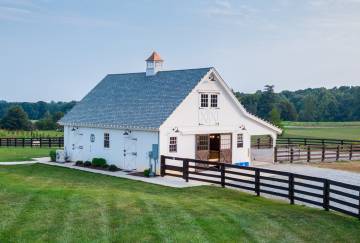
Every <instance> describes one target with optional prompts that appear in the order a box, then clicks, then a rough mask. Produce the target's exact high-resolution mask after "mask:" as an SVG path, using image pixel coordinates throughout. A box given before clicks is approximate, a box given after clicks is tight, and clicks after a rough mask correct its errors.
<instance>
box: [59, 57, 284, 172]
mask: <svg viewBox="0 0 360 243" xmlns="http://www.w3.org/2000/svg"><path fill="white" fill-rule="evenodd" d="M146 63H147V67H146V72H141V73H128V74H109V75H107V76H106V77H105V78H104V79H103V80H102V81H101V82H100V83H99V84H98V85H97V86H96V87H95V88H94V89H93V90H92V91H90V93H89V94H87V95H86V96H85V97H84V98H83V99H82V100H81V101H80V102H79V103H78V104H77V105H76V106H75V107H74V108H73V109H72V110H71V111H70V112H69V113H68V114H66V115H65V116H64V117H63V119H61V121H60V124H61V125H63V126H64V149H65V153H66V155H67V156H68V158H69V159H70V160H71V161H77V160H82V161H86V160H91V159H92V158H94V157H101V158H105V159H106V160H107V162H108V163H109V164H115V165H117V166H118V167H120V168H122V169H125V170H138V171H142V170H144V169H147V168H149V152H150V151H152V149H153V145H155V147H156V145H157V146H158V150H157V151H158V154H159V155H168V156H173V157H183V158H196V159H202V160H211V161H220V162H226V163H237V162H251V151H250V150H251V144H250V143H251V141H250V139H251V136H254V135H270V136H271V137H272V139H273V141H276V137H277V135H278V134H280V133H281V130H280V129H279V128H277V127H275V126H273V125H271V124H269V123H267V122H266V121H264V120H261V119H260V118H258V117H256V116H254V115H252V114H250V113H248V112H247V111H246V110H245V109H244V107H243V106H242V105H241V104H240V102H239V101H238V100H237V99H236V97H235V96H234V95H233V93H232V91H231V89H230V88H229V86H228V85H227V84H226V83H225V81H224V80H223V79H222V78H221V76H220V75H219V73H218V72H217V71H216V70H215V68H212V67H209V68H199V69H186V70H173V71H163V70H162V66H163V60H162V59H161V58H160V56H159V55H158V54H157V53H156V52H154V53H153V54H152V55H151V56H150V57H149V58H148V59H147V60H146ZM273 146H275V142H274V143H273ZM155 151H156V150H155Z"/></svg>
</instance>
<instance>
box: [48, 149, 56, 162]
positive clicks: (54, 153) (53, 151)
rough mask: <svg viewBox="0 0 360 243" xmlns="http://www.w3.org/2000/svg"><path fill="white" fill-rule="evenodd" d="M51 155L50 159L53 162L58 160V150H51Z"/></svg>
mask: <svg viewBox="0 0 360 243" xmlns="http://www.w3.org/2000/svg"><path fill="white" fill-rule="evenodd" d="M49 156H50V160H51V161H52V162H55V161H56V151H55V150H51V151H50V153H49Z"/></svg>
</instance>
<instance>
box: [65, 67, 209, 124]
mask: <svg viewBox="0 0 360 243" xmlns="http://www.w3.org/2000/svg"><path fill="white" fill-rule="evenodd" d="M210 69H211V68H200V69H187V70H174V71H161V72H158V73H157V74H156V75H154V76H146V75H145V73H127V74H109V75H107V76H106V77H105V78H104V79H103V80H102V81H101V82H100V83H99V84H98V85H97V86H96V87H95V88H94V89H93V90H91V91H90V93H89V94H87V95H86V96H85V97H84V98H83V99H82V100H81V101H80V102H79V103H78V104H77V105H75V107H74V108H73V109H72V110H71V111H70V112H69V113H67V114H66V115H65V116H64V117H63V118H62V119H61V121H60V124H62V125H67V124H68V125H77V126H81V125H84V126H95V127H98V126H100V127H127V128H143V129H157V128H159V127H160V125H161V124H162V123H163V122H164V121H165V120H166V119H167V118H168V117H169V116H170V114H171V113H172V112H173V111H174V110H175V108H176V107H177V106H178V105H179V104H180V103H181V102H182V101H183V100H184V99H185V97H186V96H187V95H188V94H189V93H190V92H191V91H192V90H193V89H194V88H195V86H196V85H197V84H198V83H199V81H200V80H201V79H202V78H203V77H204V75H205V74H207V73H208V72H209V71H210Z"/></svg>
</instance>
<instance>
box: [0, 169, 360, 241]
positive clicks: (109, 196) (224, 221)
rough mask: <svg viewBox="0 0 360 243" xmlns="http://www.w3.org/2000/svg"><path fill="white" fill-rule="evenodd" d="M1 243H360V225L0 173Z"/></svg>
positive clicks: (209, 195) (39, 172) (68, 177)
mask: <svg viewBox="0 0 360 243" xmlns="http://www.w3.org/2000/svg"><path fill="white" fill-rule="evenodd" d="M0 218H1V221H0V242H145V241H146V242H359V241H360V221H359V220H358V219H356V218H351V217H348V216H344V215H340V214H335V213H329V212H325V211H323V210H318V209H312V208H308V207H303V206H294V205H293V206H291V205H288V204H287V203H285V202H284V203H283V202H278V201H273V200H269V199H264V198H261V197H256V196H253V195H250V194H246V193H242V192H238V191H235V190H230V189H222V188H218V187H212V186H202V187H195V188H186V189H174V188H168V187H162V186H157V185H152V184H147V183H143V182H136V181H131V180H126V179H119V178H114V177H110V176H104V175H96V174H92V173H87V172H80V171H76V170H71V169H66V168H58V167H51V166H46V165H39V164H34V165H22V166H2V167H0Z"/></svg>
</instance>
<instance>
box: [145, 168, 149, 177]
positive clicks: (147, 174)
mask: <svg viewBox="0 0 360 243" xmlns="http://www.w3.org/2000/svg"><path fill="white" fill-rule="evenodd" d="M144 176H145V177H149V176H150V169H146V170H144Z"/></svg>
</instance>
